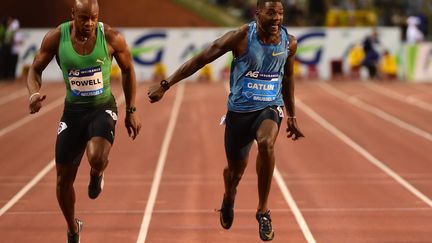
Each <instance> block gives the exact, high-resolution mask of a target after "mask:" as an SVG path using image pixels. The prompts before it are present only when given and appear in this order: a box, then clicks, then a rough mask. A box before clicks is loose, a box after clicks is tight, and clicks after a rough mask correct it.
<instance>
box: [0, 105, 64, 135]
mask: <svg viewBox="0 0 432 243" xmlns="http://www.w3.org/2000/svg"><path fill="white" fill-rule="evenodd" d="M63 102H64V97H61V98H58V99H56V100H54V101H53V102H51V103H49V104H48V105H46V106H42V108H41V110H40V111H39V112H38V113H36V114H32V115H27V116H25V117H23V118H21V119H20V120H18V121H16V122H14V123H12V124H11V125H9V126H7V127H5V128H3V129H1V130H0V137H3V136H4V135H6V134H8V133H9V132H12V131H13V130H15V129H17V128H19V127H20V126H22V125H24V124H26V123H28V122H30V121H33V120H34V119H36V118H38V117H40V116H43V115H45V114H46V113H48V112H49V111H51V110H53V109H55V108H57V107H58V106H59V105H61V104H63Z"/></svg>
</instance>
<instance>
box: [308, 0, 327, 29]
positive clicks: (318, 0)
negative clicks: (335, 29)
mask: <svg viewBox="0 0 432 243" xmlns="http://www.w3.org/2000/svg"><path fill="white" fill-rule="evenodd" d="M327 10H328V1H327V0H309V5H308V14H309V16H310V22H309V24H310V25H312V26H323V25H324V23H325V17H326V13H327Z"/></svg>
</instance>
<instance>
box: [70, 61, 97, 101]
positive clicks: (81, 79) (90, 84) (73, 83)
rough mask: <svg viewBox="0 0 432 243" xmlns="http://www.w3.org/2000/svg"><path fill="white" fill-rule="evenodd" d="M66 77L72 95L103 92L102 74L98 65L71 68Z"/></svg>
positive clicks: (90, 94)
mask: <svg viewBox="0 0 432 243" xmlns="http://www.w3.org/2000/svg"><path fill="white" fill-rule="evenodd" d="M68 77H69V84H70V87H71V90H72V93H73V95H74V96H97V95H100V94H102V93H103V90H104V89H103V76H102V68H101V67H100V66H97V67H91V68H86V69H71V70H69V75H68Z"/></svg>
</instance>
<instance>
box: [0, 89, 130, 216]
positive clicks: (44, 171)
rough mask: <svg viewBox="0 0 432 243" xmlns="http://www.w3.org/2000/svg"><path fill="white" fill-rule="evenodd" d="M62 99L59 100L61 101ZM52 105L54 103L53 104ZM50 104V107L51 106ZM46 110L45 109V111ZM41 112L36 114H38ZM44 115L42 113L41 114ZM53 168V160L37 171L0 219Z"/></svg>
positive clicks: (10, 201) (4, 207)
mask: <svg viewBox="0 0 432 243" xmlns="http://www.w3.org/2000/svg"><path fill="white" fill-rule="evenodd" d="M63 99H64V98H61V100H63ZM123 102H124V96H121V97H120V98H119V102H118V104H119V105H121V104H122V103H123ZM53 103H54V102H53ZM53 103H51V105H52V104H53ZM45 110H47V109H45ZM40 113H41V112H38V114H40ZM42 114H44V113H42ZM54 166H55V158H54V159H52V160H51V161H50V162H48V164H47V165H45V167H44V168H43V169H42V170H41V171H39V173H38V174H37V175H36V176H35V177H33V179H31V181H30V182H29V183H27V184H26V185H25V186H24V187H23V188H22V189H21V190H20V191H19V192H18V193H17V194H15V196H13V197H12V198H11V199H10V200H9V201H8V202H7V203H6V204H5V205H4V206H3V207H2V208H1V209H0V217H1V216H2V215H3V214H4V213H6V212H7V211H8V210H9V209H10V208H11V207H12V206H14V205H15V203H17V202H18V201H19V200H20V199H21V198H22V197H23V196H24V195H25V194H26V193H27V192H28V191H30V189H32V188H33V187H34V186H35V185H36V184H37V183H38V182H39V181H40V180H41V179H42V178H43V177H45V175H46V174H48V172H49V171H50V170H51V169H52V168H54Z"/></svg>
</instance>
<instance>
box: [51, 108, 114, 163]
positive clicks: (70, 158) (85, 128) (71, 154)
mask: <svg viewBox="0 0 432 243" xmlns="http://www.w3.org/2000/svg"><path fill="white" fill-rule="evenodd" d="M116 121H117V109H112V108H110V109H103V108H98V109H91V110H90V109H88V110H84V111H79V112H77V111H74V112H70V111H68V112H64V113H63V116H62V118H61V120H60V124H59V128H58V131H57V141H56V148H55V152H56V154H55V157H56V163H59V164H74V165H79V163H80V162H81V159H82V156H83V154H84V151H85V149H86V146H87V142H88V141H89V140H90V139H91V138H92V137H103V138H105V139H106V140H108V141H109V142H110V143H111V144H112V143H113V142H114V136H115V124H116Z"/></svg>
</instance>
